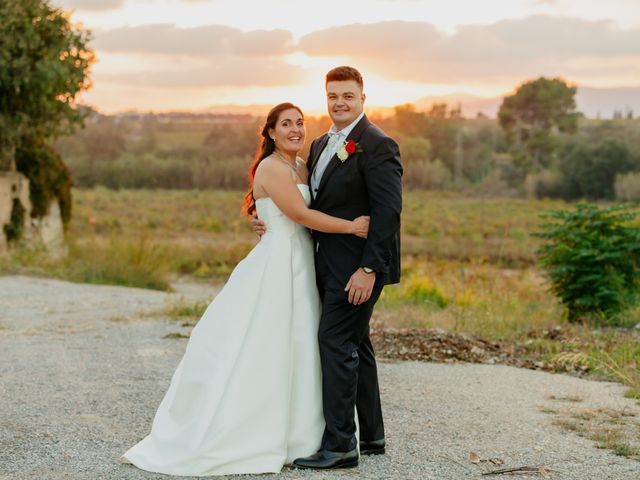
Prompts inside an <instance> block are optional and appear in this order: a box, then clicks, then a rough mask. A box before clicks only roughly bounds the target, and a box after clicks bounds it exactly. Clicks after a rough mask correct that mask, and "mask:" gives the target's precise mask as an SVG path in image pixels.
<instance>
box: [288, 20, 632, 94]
mask: <svg viewBox="0 0 640 480" xmlns="http://www.w3.org/2000/svg"><path fill="white" fill-rule="evenodd" d="M298 47H299V49H301V50H302V51H304V52H306V53H308V54H310V55H316V56H334V55H336V54H340V55H346V56H348V57H349V58H350V61H351V62H352V63H353V64H354V65H360V66H362V67H363V68H368V69H373V70H375V71H376V72H377V73H379V74H381V75H383V76H385V77H387V78H392V79H396V80H411V81H417V82H425V83H429V82H434V83H437V82H453V83H456V82H458V81H459V82H463V81H464V82H466V83H468V82H469V80H470V79H473V78H475V79H476V80H479V81H492V80H498V79H505V78H510V77H518V76H527V75H540V74H545V75H551V74H554V75H560V74H561V75H565V76H570V75H571V74H572V73H574V70H573V69H574V67H573V66H572V65H573V64H575V63H577V62H575V61H576V60H579V59H589V60H590V61H591V63H593V61H594V59H595V60H596V61H597V59H598V58H602V59H611V58H612V57H620V58H623V57H628V58H630V57H636V60H635V62H634V63H637V61H638V60H640V29H630V30H620V29H618V28H616V27H615V26H614V24H613V23H612V22H608V21H596V22H590V21H586V20H578V19H574V18H566V17H553V16H548V15H536V16H531V17H527V18H523V19H510V20H502V21H500V22H496V23H493V24H489V25H469V26H461V27H459V28H458V29H457V30H456V32H455V33H453V34H447V33H444V32H441V31H438V30H437V29H436V28H435V27H434V26H433V25H431V24H429V23H426V22H406V21H389V22H381V23H375V24H366V25H362V24H355V25H348V26H342V27H334V28H329V29H326V30H321V31H317V32H313V33H310V34H308V35H306V36H304V37H302V38H301V39H300V42H299V46H298ZM607 68H608V71H607V74H608V75H609V76H613V77H615V75H616V73H618V72H617V71H616V67H614V66H611V65H610V66H609V67H607ZM576 70H577V67H576ZM621 70H622V69H621ZM620 73H622V71H621V72H620Z"/></svg>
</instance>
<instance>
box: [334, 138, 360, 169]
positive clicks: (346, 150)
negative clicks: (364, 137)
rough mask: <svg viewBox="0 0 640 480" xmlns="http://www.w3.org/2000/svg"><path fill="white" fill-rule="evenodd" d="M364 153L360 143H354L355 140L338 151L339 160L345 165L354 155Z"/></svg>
mask: <svg viewBox="0 0 640 480" xmlns="http://www.w3.org/2000/svg"><path fill="white" fill-rule="evenodd" d="M356 152H362V147H360V144H359V143H356V142H354V141H353V140H349V141H348V142H347V143H345V144H344V145H342V147H340V150H338V159H339V160H340V161H341V162H342V163H344V162H346V161H347V158H349V156H350V155H351V154H353V153H356Z"/></svg>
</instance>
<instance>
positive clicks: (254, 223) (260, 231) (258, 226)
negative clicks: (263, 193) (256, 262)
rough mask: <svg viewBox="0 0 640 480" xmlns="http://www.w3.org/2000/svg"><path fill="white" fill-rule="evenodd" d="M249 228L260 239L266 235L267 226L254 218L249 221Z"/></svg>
mask: <svg viewBox="0 0 640 480" xmlns="http://www.w3.org/2000/svg"><path fill="white" fill-rule="evenodd" d="M251 228H252V229H253V231H254V232H256V234H257V235H258V236H259V237H262V235H264V234H265V233H267V226H266V225H265V224H264V222H263V221H262V220H260V219H259V218H258V217H255V216H254V217H253V219H251Z"/></svg>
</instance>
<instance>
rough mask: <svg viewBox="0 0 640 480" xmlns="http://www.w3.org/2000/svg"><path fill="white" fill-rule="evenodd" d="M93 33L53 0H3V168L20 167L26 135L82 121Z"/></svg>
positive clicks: (38, 134)
mask: <svg viewBox="0 0 640 480" xmlns="http://www.w3.org/2000/svg"><path fill="white" fill-rule="evenodd" d="M89 40H90V32H89V31H87V30H83V29H82V28H80V27H78V26H75V25H73V24H72V23H71V22H70V20H69V17H68V14H67V13H65V12H64V11H63V10H60V9H58V8H55V7H52V6H50V5H49V2H48V0H20V1H12V0H0V171H1V170H15V160H14V153H15V149H16V146H17V145H18V144H19V143H20V141H21V140H20V139H21V137H23V136H25V135H27V136H29V137H34V136H36V137H39V138H41V139H42V138H48V137H51V136H57V135H60V134H62V133H65V132H69V131H70V130H71V129H72V128H73V126H74V125H77V124H79V123H81V121H82V114H81V112H80V110H79V109H77V108H75V105H74V101H75V98H76V95H77V94H78V93H79V92H81V91H82V90H84V89H86V88H88V87H89V79H88V76H89V71H90V67H91V64H92V63H93V61H94V54H93V51H92V50H90V49H89V48H88V47H87V43H88V42H89Z"/></svg>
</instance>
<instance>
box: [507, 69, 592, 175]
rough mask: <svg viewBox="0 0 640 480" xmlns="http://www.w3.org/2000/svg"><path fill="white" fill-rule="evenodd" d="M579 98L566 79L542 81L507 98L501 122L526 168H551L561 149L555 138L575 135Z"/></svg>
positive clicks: (519, 89) (524, 86) (530, 84)
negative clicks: (559, 135) (552, 160)
mask: <svg viewBox="0 0 640 480" xmlns="http://www.w3.org/2000/svg"><path fill="white" fill-rule="evenodd" d="M575 94H576V87H570V86H569V85H567V83H566V82H564V81H563V80H562V79H559V78H553V79H548V78H544V77H540V78H538V79H537V80H533V81H530V82H526V83H524V84H522V85H521V86H520V87H519V88H518V90H517V91H516V93H514V94H513V95H509V96H507V97H505V98H504V100H503V102H502V105H501V106H500V110H499V111H498V120H499V122H500V126H501V127H502V128H503V129H504V131H505V133H506V134H507V139H508V141H509V143H510V145H511V147H512V149H514V150H515V151H516V152H517V153H519V154H520V156H519V162H520V163H521V164H522V167H524V168H525V169H528V168H529V167H531V166H533V167H534V168H540V167H547V166H548V165H549V163H550V161H551V158H552V154H553V153H554V151H555V149H556V147H557V143H556V141H555V137H554V134H555V133H556V132H558V131H559V132H564V133H575V131H576V129H577V125H578V118H579V115H580V114H579V113H578V112H577V111H576V110H575V108H576V102H575V98H574V97H575Z"/></svg>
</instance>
